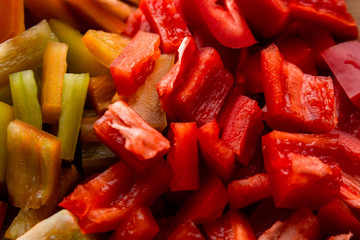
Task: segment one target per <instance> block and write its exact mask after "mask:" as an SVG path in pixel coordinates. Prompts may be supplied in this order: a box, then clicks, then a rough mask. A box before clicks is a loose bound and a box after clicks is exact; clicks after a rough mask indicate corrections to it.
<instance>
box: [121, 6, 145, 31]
mask: <svg viewBox="0 0 360 240" xmlns="http://www.w3.org/2000/svg"><path fill="white" fill-rule="evenodd" d="M142 15H143V13H142V11H141V9H140V8H137V9H136V11H134V12H132V13H131V14H130V15H129V17H128V19H127V20H126V28H125V30H124V32H123V34H125V35H126V36H129V37H134V36H135V34H136V33H137V32H138V31H139V30H140V22H141V17H142Z"/></svg>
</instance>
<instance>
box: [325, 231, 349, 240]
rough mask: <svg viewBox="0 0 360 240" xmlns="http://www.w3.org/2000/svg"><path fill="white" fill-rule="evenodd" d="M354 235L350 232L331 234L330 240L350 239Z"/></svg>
mask: <svg viewBox="0 0 360 240" xmlns="http://www.w3.org/2000/svg"><path fill="white" fill-rule="evenodd" d="M353 236H354V234H352V233H351V232H349V233H344V234H339V235H336V236H331V237H330V238H329V240H350V239H351V238H352V237H353Z"/></svg>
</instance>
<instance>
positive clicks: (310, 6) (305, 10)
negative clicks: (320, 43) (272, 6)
mask: <svg viewBox="0 0 360 240" xmlns="http://www.w3.org/2000/svg"><path fill="white" fill-rule="evenodd" d="M290 16H291V17H293V18H295V19H299V20H302V21H307V22H311V24H315V25H318V26H319V27H322V28H326V29H327V30H328V31H329V32H330V33H332V34H334V35H335V36H337V37H339V38H342V39H356V38H357V37H358V29H357V25H356V22H355V20H354V18H353V17H352V16H351V14H350V13H349V12H348V11H347V8H346V2H345V0H320V1H313V0H292V1H291V4H290Z"/></svg>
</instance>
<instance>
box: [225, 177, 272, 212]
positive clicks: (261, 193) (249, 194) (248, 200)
mask: <svg viewBox="0 0 360 240" xmlns="http://www.w3.org/2000/svg"><path fill="white" fill-rule="evenodd" d="M228 194H229V197H230V206H231V208H234V209H238V208H243V207H246V206H249V205H250V204H252V203H255V202H257V201H260V200H262V199H264V198H267V197H271V189H270V181H269V178H268V176H267V174H265V173H259V174H256V175H254V176H252V177H249V178H247V179H242V180H236V181H233V182H231V183H230V184H229V185H228Z"/></svg>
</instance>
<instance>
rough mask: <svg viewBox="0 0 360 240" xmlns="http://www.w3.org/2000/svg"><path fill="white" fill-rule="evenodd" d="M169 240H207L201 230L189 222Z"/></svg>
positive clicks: (180, 227)
mask: <svg viewBox="0 0 360 240" xmlns="http://www.w3.org/2000/svg"><path fill="white" fill-rule="evenodd" d="M167 239H168V240H197V239H198V240H205V238H204V237H203V235H202V234H201V232H200V230H199V229H198V228H197V227H196V225H195V224H194V223H193V222H192V221H190V220H188V221H186V222H184V223H183V224H181V225H180V226H179V227H178V228H177V229H176V230H175V231H174V232H173V233H171V235H170V237H169V238H167Z"/></svg>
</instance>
